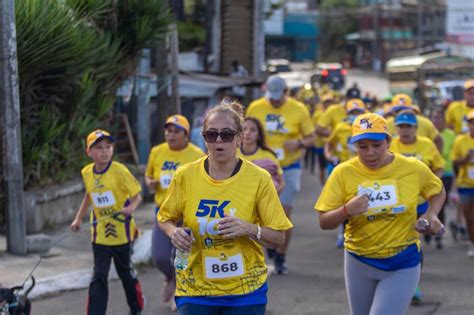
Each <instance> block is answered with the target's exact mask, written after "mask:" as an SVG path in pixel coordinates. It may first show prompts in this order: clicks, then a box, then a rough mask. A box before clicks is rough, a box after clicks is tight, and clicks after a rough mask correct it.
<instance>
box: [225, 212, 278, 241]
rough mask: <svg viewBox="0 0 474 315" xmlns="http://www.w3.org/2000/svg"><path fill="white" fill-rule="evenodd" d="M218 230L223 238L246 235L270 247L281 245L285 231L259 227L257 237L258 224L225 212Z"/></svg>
mask: <svg viewBox="0 0 474 315" xmlns="http://www.w3.org/2000/svg"><path fill="white" fill-rule="evenodd" d="M218 230H219V235H222V236H223V237H224V238H237V237H241V236H248V237H250V238H253V239H256V240H257V241H259V242H260V243H262V244H264V246H265V247H271V248H273V247H278V246H281V245H283V242H284V241H285V231H275V230H273V229H271V228H267V227H260V237H258V230H259V226H258V225H256V224H252V223H250V222H247V221H244V220H242V219H240V218H237V217H235V216H232V215H227V214H226V215H225V217H224V219H222V220H220V222H219V226H218Z"/></svg>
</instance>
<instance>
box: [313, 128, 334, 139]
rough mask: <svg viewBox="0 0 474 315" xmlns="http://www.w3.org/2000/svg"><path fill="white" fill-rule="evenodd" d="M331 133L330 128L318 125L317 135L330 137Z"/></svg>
mask: <svg viewBox="0 0 474 315" xmlns="http://www.w3.org/2000/svg"><path fill="white" fill-rule="evenodd" d="M330 134H331V130H330V129H329V128H325V127H321V126H317V127H316V135H318V136H320V137H329V135H330Z"/></svg>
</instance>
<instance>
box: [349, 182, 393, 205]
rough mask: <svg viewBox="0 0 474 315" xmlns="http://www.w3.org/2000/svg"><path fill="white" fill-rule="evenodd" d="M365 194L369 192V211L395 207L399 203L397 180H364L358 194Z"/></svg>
mask: <svg viewBox="0 0 474 315" xmlns="http://www.w3.org/2000/svg"><path fill="white" fill-rule="evenodd" d="M363 194H367V195H368V197H369V206H368V210H369V211H368V212H371V211H372V212H373V211H374V210H377V209H380V208H387V207H393V206H396V205H397V204H398V203H399V197H398V188H397V184H396V182H395V181H391V180H382V181H377V182H364V183H362V184H361V185H359V188H358V192H357V195H358V196H360V195H363Z"/></svg>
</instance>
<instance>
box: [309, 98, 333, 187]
mask: <svg viewBox="0 0 474 315" xmlns="http://www.w3.org/2000/svg"><path fill="white" fill-rule="evenodd" d="M333 103H334V100H333V97H332V95H330V94H326V95H323V96H322V97H321V105H320V106H317V107H316V110H315V111H314V113H313V116H312V120H313V125H314V128H315V130H317V129H318V128H319V124H320V121H321V118H322V117H323V115H324V113H325V112H326V110H327V109H328V108H329V106H331V105H332V104H333ZM324 139H325V137H323V136H318V135H317V136H316V140H315V141H314V147H313V154H314V155H315V156H317V157H318V164H319V182H320V183H321V186H323V185H324V183H325V182H326V168H327V160H326V157H325V156H324ZM312 170H313V168H312Z"/></svg>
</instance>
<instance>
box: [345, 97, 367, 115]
mask: <svg viewBox="0 0 474 315" xmlns="http://www.w3.org/2000/svg"><path fill="white" fill-rule="evenodd" d="M354 110H357V111H362V112H365V104H364V102H363V101H362V100H360V99H358V98H352V99H350V100H348V101H347V102H346V112H348V113H350V112H352V111H354Z"/></svg>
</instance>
